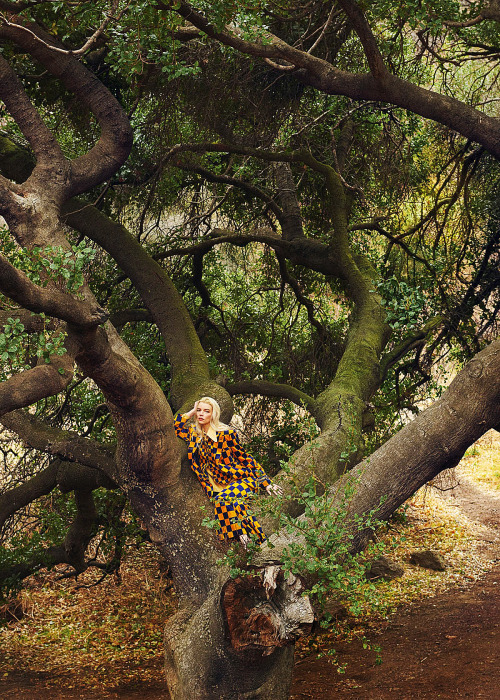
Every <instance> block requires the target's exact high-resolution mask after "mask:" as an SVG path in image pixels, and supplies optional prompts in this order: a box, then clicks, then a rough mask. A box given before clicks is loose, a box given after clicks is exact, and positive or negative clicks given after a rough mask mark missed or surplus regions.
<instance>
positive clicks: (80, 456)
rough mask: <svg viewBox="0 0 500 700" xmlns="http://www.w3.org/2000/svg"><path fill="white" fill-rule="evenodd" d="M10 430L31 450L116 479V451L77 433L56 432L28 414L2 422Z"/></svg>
mask: <svg viewBox="0 0 500 700" xmlns="http://www.w3.org/2000/svg"><path fill="white" fill-rule="evenodd" d="M0 423H2V424H3V425H4V426H5V427H6V428H7V429H8V430H11V431H12V432H14V433H16V434H17V435H19V437H20V438H21V440H22V441H23V442H25V443H26V444H27V445H29V447H33V448H35V449H37V450H40V451H41V452H46V453H47V454H50V455H54V456H57V457H60V458H61V459H66V460H70V461H72V462H79V463H80V464H83V465H86V466H88V467H92V468H93V469H98V470H99V471H102V472H103V473H104V474H106V475H107V476H109V477H110V478H116V465H115V460H114V448H111V447H106V446H105V445H102V444H100V443H98V442H96V441H95V440H91V439H90V438H84V437H81V436H80V435H78V433H74V432H70V431H67V430H61V429H60V428H53V427H52V426H50V425H48V424H47V423H45V422H44V421H42V420H40V419H39V418H36V416H34V415H32V414H31V413H28V412H26V411H14V412H12V413H8V414H6V415H3V416H2V417H1V418H0Z"/></svg>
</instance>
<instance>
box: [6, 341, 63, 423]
mask: <svg viewBox="0 0 500 700" xmlns="http://www.w3.org/2000/svg"><path fill="white" fill-rule="evenodd" d="M72 377H73V358H72V357H71V356H70V354H69V353H66V354H65V355H62V357H57V356H53V357H52V358H51V362H50V364H43V365H38V366H37V367H33V369H29V370H26V371H25V372H21V373H19V374H15V375H14V376H12V377H11V378H10V379H6V380H5V381H4V382H1V383H0V415H4V414H5V413H10V411H15V410H16V409H18V408H25V407H26V406H31V404H34V403H36V402H37V401H41V399H45V398H47V397H48V396H55V394H58V393H59V392H60V391H63V390H64V389H65V388H66V387H67V386H68V384H69V382H70V381H71V379H72Z"/></svg>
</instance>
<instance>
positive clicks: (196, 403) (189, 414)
mask: <svg viewBox="0 0 500 700" xmlns="http://www.w3.org/2000/svg"><path fill="white" fill-rule="evenodd" d="M198 404H199V401H195V404H194V406H193V408H192V409H191V410H190V411H188V412H187V413H186V416H189V417H190V418H191V416H194V414H195V413H196V409H197V408H198Z"/></svg>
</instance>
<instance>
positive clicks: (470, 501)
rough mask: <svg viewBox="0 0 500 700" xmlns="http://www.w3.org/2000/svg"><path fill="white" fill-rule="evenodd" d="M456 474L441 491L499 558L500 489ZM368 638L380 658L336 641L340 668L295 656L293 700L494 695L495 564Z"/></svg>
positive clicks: (498, 686) (498, 572)
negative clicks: (377, 648)
mask: <svg viewBox="0 0 500 700" xmlns="http://www.w3.org/2000/svg"><path fill="white" fill-rule="evenodd" d="M456 476H457V478H458V484H456V485H455V488H453V490H450V491H444V492H442V496H443V498H445V499H446V501H447V502H448V504H449V505H454V506H456V507H457V508H460V511H461V512H462V513H463V514H464V515H466V516H467V517H468V518H469V519H470V520H471V521H475V522H476V523H477V524H478V529H477V537H478V539H480V540H482V542H483V547H482V549H483V553H484V555H485V557H487V558H488V559H490V560H493V561H496V562H500V495H496V494H495V493H492V492H490V491H486V490H484V489H482V488H479V487H478V486H477V485H476V484H474V483H473V482H472V481H471V480H470V479H469V478H467V477H466V476H464V475H463V474H461V473H460V472H458V473H457V475H456ZM372 641H373V642H374V643H376V644H378V645H379V646H381V647H382V657H383V662H382V664H381V665H376V664H375V656H374V654H373V652H369V651H367V650H365V649H363V648H362V645H361V644H360V643H359V644H349V645H343V646H341V645H339V647H338V648H337V651H338V652H339V655H340V659H341V661H342V662H346V663H347V671H346V673H345V675H339V674H338V673H337V672H336V671H335V669H334V668H333V667H332V666H331V665H330V664H329V663H328V662H327V660H326V659H316V660H312V659H306V660H304V661H302V662H301V663H299V664H297V666H296V669H295V675H294V684H293V688H292V694H291V700H306V699H307V698H314V699H315V700H316V699H319V698H321V700H333V699H334V698H335V700H343V699H344V698H360V699H361V698H364V699H366V698H368V699H369V700H390V699H392V698H397V699H398V700H410V699H411V700H415V699H417V698H418V699H420V698H425V699H426V700H435V699H437V698H439V699H444V698H473V699H474V700H476V698H483V699H484V700H500V665H499V663H498V651H499V650H500V564H498V563H497V564H496V565H495V566H494V568H493V569H492V570H490V571H489V573H488V574H487V575H486V576H485V577H484V578H482V579H480V580H479V581H477V582H476V583H475V584H474V585H473V586H471V587H468V588H464V589H456V588H455V589H452V590H449V591H446V592H445V593H442V594H441V595H438V596H435V597H434V598H428V599H425V600H423V601H422V602H420V603H418V604H415V605H413V606H412V607H411V609H409V610H408V611H406V612H405V611H400V612H399V613H397V614H396V615H395V616H394V617H392V618H391V620H390V622H389V625H388V627H387V629H386V630H385V631H384V632H381V633H380V634H378V635H377V636H376V637H372Z"/></svg>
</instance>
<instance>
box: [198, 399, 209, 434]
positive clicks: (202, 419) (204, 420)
mask: <svg viewBox="0 0 500 700" xmlns="http://www.w3.org/2000/svg"><path fill="white" fill-rule="evenodd" d="M211 418H212V406H211V405H210V404H209V403H203V402H202V401H200V402H199V403H198V406H197V407H196V419H197V421H198V425H199V426H200V428H208V426H209V425H210V419H211Z"/></svg>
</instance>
